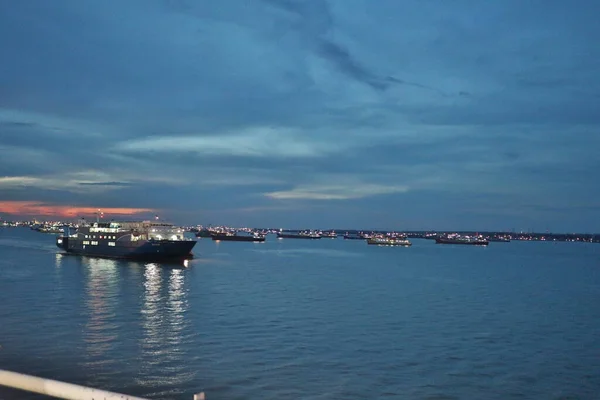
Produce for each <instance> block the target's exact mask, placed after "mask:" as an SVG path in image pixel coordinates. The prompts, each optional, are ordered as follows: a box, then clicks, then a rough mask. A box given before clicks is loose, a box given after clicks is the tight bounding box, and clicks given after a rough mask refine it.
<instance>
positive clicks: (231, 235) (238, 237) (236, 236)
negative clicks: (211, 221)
mask: <svg viewBox="0 0 600 400" xmlns="http://www.w3.org/2000/svg"><path fill="white" fill-rule="evenodd" d="M211 236H212V240H215V241H225V242H264V241H265V240H266V238H265V235H263V234H260V233H258V232H252V233H242V234H240V233H239V232H218V233H213V234H212V235H211Z"/></svg>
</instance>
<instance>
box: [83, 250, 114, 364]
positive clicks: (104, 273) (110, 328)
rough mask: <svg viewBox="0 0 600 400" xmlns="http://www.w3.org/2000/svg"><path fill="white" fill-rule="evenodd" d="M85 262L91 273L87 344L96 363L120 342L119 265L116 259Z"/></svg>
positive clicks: (86, 326) (89, 275)
mask: <svg viewBox="0 0 600 400" xmlns="http://www.w3.org/2000/svg"><path fill="white" fill-rule="evenodd" d="M82 261H83V262H82V264H83V266H86V267H87V273H88V279H87V281H86V292H87V297H86V301H85V305H86V310H87V313H86V315H87V317H88V319H87V322H86V324H85V328H84V334H83V341H84V343H85V345H86V349H85V351H86V354H87V358H88V363H96V362H100V361H99V359H101V358H104V356H105V355H106V354H107V352H109V351H110V350H111V349H112V348H113V346H114V344H115V342H116V341H118V339H119V324H118V323H117V321H116V308H117V306H118V304H117V303H118V297H119V286H118V271H117V268H118V265H117V262H116V261H114V260H107V259H99V258H86V259H82Z"/></svg>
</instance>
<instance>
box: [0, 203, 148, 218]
mask: <svg viewBox="0 0 600 400" xmlns="http://www.w3.org/2000/svg"><path fill="white" fill-rule="evenodd" d="M101 210H102V212H103V213H104V214H105V215H106V216H110V215H136V214H141V213H147V212H154V210H152V209H150V208H110V207H109V208H101ZM97 211H98V207H77V206H60V205H52V204H45V203H42V202H38V201H0V213H7V214H12V215H27V216H45V217H50V216H52V217H62V218H78V217H82V216H86V215H93V214H95V213H96V212H97Z"/></svg>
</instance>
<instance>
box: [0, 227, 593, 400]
mask: <svg viewBox="0 0 600 400" xmlns="http://www.w3.org/2000/svg"><path fill="white" fill-rule="evenodd" d="M413 243H414V245H413V246H412V247H411V248H383V247H375V246H367V245H366V244H365V243H364V242H361V241H355V240H346V241H345V240H343V239H337V240H332V239H322V240H317V241H310V240H306V241H304V240H294V239H283V240H277V239H275V238H273V237H269V238H268V239H267V242H265V243H215V242H212V241H210V240H206V239H203V240H201V241H199V242H198V244H197V245H196V248H195V253H196V255H197V258H196V259H194V260H193V261H190V262H189V264H188V265H187V267H182V266H172V265H156V264H143V263H133V262H123V261H113V260H105V259H96V258H82V257H76V256H63V255H60V254H59V253H58V250H57V249H56V248H55V246H54V237H53V236H51V235H45V234H41V233H37V232H33V231H30V230H27V229H20V228H12V229H8V228H5V229H2V228H0V368H4V369H11V370H15V371H19V372H25V373H31V374H36V375H40V376H43V377H48V378H53V379H59V380H67V381H70V382H73V383H79V384H85V385H91V386H96V387H100V388H104V389H108V390H113V391H119V392H124V393H127V394H132V395H137V396H143V397H149V398H153V399H188V400H189V399H191V398H192V395H193V393H196V392H199V391H205V392H206V394H207V399H208V400H213V399H250V398H253V399H258V398H260V399H265V400H270V399H346V400H348V399H374V398H391V399H430V400H432V399H438V400H441V399H598V398H600V397H599V393H600V245H597V244H581V243H521V242H512V243H492V244H491V245H490V246H489V247H487V248H480V247H469V246H464V247H461V246H447V245H436V244H435V243H433V242H431V241H426V240H418V239H415V240H413ZM16 398H27V399H29V398H37V396H34V395H30V394H25V393H24V392H15V391H9V390H6V389H0V399H16Z"/></svg>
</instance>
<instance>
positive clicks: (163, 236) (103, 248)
mask: <svg viewBox="0 0 600 400" xmlns="http://www.w3.org/2000/svg"><path fill="white" fill-rule="evenodd" d="M56 245H57V246H58V247H59V248H61V249H63V250H64V251H66V252H67V253H72V254H79V255H86V256H96V257H111V258H127V259H136V260H148V261H160V260H182V259H186V258H190V257H191V256H192V254H191V251H192V248H194V246H195V245H196V240H193V239H188V238H186V237H185V236H184V230H183V229H180V228H177V227H175V226H173V225H172V224H167V223H163V222H153V221H143V222H114V221H113V222H94V223H92V224H83V225H80V226H79V227H78V228H77V230H76V231H75V232H74V233H70V230H69V229H68V228H65V232H64V234H63V235H60V236H58V237H57V238H56Z"/></svg>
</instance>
